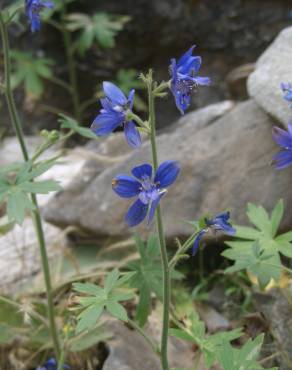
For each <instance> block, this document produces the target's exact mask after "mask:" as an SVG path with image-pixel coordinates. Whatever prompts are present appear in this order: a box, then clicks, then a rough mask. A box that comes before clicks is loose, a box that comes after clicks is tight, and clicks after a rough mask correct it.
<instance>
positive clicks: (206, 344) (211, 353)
mask: <svg viewBox="0 0 292 370" xmlns="http://www.w3.org/2000/svg"><path fill="white" fill-rule="evenodd" d="M169 333H170V335H172V336H175V337H177V338H180V339H182V340H185V341H187V342H191V343H194V344H196V345H197V346H199V348H200V350H201V351H202V353H203V354H204V359H205V364H206V366H207V368H208V369H209V368H210V367H211V366H212V365H213V364H214V363H215V362H216V359H217V356H218V353H219V352H220V351H221V347H222V343H223V342H224V341H226V342H228V343H229V342H230V341H232V340H234V339H237V338H239V337H240V336H241V335H242V332H241V329H235V330H231V331H228V332H219V333H216V334H212V335H208V334H207V333H206V328H205V324H204V323H203V321H201V320H200V319H199V316H198V314H197V313H196V312H195V311H193V313H192V314H191V315H190V318H189V320H188V321H187V324H186V328H185V329H170V331H169ZM230 369H231V368H230ZM230 369H229V370H230Z"/></svg>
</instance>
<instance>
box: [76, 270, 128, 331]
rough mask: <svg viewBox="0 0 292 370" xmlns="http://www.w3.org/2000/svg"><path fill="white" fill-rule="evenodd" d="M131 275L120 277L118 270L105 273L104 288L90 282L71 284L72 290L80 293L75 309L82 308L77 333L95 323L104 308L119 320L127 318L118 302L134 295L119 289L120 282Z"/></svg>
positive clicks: (123, 281) (78, 318)
mask: <svg viewBox="0 0 292 370" xmlns="http://www.w3.org/2000/svg"><path fill="white" fill-rule="evenodd" d="M131 276H132V274H125V275H124V276H122V277H121V278H120V274H119V272H118V270H113V271H111V272H110V273H109V274H108V275H107V277H106V279H105V283H104V288H102V287H100V286H98V285H95V284H92V283H74V284H73V290H75V291H76V292H78V293H81V294H82V295H81V296H77V297H76V300H77V301H78V303H79V307H77V309H78V308H79V309H81V310H82V311H81V313H80V314H79V315H78V317H77V320H78V324H77V327H76V332H77V333H80V332H82V331H84V330H90V329H91V328H92V326H93V325H96V323H97V320H98V319H99V317H100V316H101V314H102V312H103V311H104V310H106V311H107V312H108V313H109V314H111V315H112V316H114V317H116V318H117V319H119V320H122V321H127V320H128V316H127V311H126V310H125V309H124V307H123V306H122V305H121V304H120V303H119V302H122V301H126V300H129V299H132V298H133V297H134V295H133V294H132V293H131V292H125V291H124V290H121V289H120V288H121V285H122V283H125V282H126V281H127V280H128V279H129V278H130V277H131ZM121 281H122V283H121Z"/></svg>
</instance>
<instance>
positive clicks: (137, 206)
mask: <svg viewBox="0 0 292 370" xmlns="http://www.w3.org/2000/svg"><path fill="white" fill-rule="evenodd" d="M147 211H148V204H144V203H142V202H141V200H140V199H137V200H136V202H135V203H133V204H132V205H131V207H130V208H129V210H128V212H127V214H126V217H125V221H126V223H127V225H128V226H130V227H133V226H137V225H138V224H140V223H141V222H142V221H143V220H144V219H145V217H146V215H147Z"/></svg>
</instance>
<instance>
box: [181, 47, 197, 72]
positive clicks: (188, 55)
mask: <svg viewBox="0 0 292 370" xmlns="http://www.w3.org/2000/svg"><path fill="white" fill-rule="evenodd" d="M195 47H196V45H193V46H191V47H190V48H189V50H188V51H187V52H185V53H184V54H183V55H182V56H181V57H180V58H179V60H178V62H177V66H178V67H180V66H182V65H183V64H185V63H186V62H187V61H188V59H189V58H190V57H191V56H192V54H193V50H194V48H195Z"/></svg>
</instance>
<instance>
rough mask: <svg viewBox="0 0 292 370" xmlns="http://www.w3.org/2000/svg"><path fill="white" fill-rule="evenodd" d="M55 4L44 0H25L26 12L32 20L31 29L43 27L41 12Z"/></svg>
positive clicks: (37, 29) (36, 29) (33, 30)
mask: <svg viewBox="0 0 292 370" xmlns="http://www.w3.org/2000/svg"><path fill="white" fill-rule="evenodd" d="M53 7H54V4H53V3H52V2H51V1H44V0H25V13H26V15H27V17H28V19H29V21H30V26H31V31H32V32H35V31H39V30H40V28H41V18H40V12H41V11H42V10H43V9H45V8H48V9H52V8H53Z"/></svg>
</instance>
